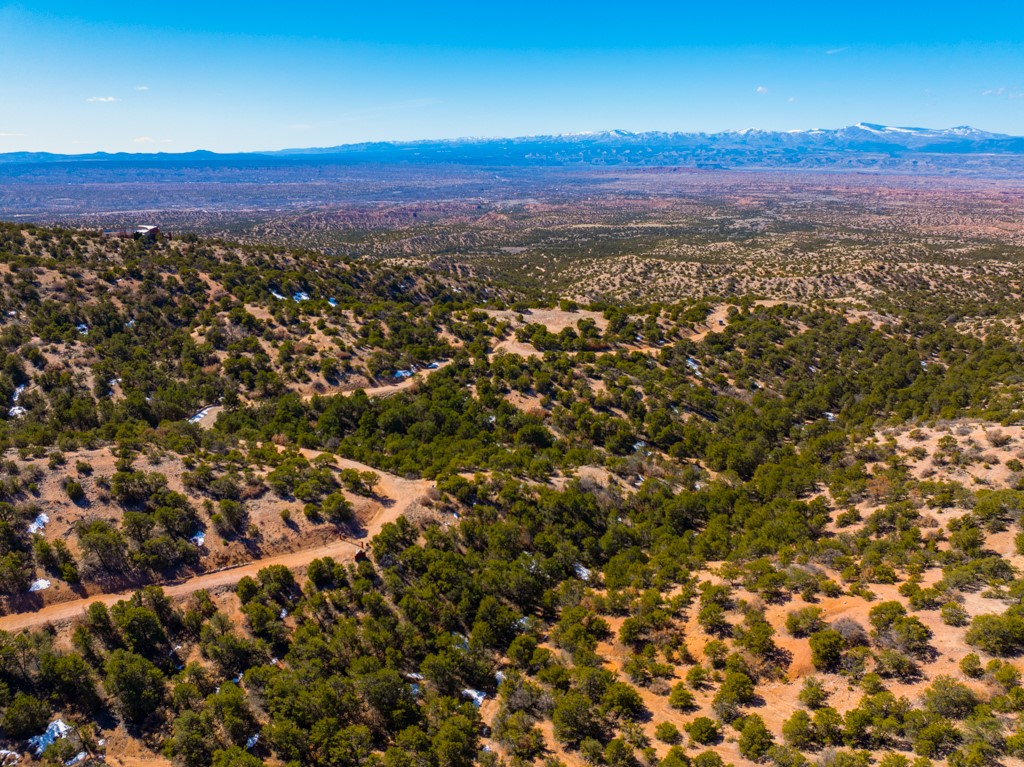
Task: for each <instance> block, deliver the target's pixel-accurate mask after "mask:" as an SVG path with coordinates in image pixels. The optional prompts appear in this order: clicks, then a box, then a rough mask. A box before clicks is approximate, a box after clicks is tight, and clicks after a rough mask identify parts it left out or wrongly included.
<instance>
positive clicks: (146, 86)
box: [135, 85, 149, 91]
mask: <svg viewBox="0 0 1024 767" xmlns="http://www.w3.org/2000/svg"><path fill="white" fill-rule="evenodd" d="M135 90H137V91H148V90H149V86H148V85H136V86H135Z"/></svg>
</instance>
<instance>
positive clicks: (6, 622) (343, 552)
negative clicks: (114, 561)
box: [0, 539, 359, 631]
mask: <svg viewBox="0 0 1024 767" xmlns="http://www.w3.org/2000/svg"><path fill="white" fill-rule="evenodd" d="M357 551H359V545H358V544H356V543H353V542H351V541H348V540H344V539H342V540H337V541H332V542H331V543H328V544H326V545H324V546H318V547H316V548H312V549H303V550H302V551H295V552H292V553H291V554H280V555H278V556H273V557H265V558H263V559H258V560H256V561H254V562H249V563H248V564H244V565H239V566H238V567H232V568H229V569H226V570H218V571H216V572H212V573H205V574H203V575H197V576H196V577H195V578H189V579H188V580H186V581H182V582H180V583H173V584H166V585H163V590H164V593H165V594H167V596H169V597H171V598H180V597H186V596H188V595H189V594H191V593H192V592H194V591H199V589H214V588H217V587H219V586H234V585H236V584H237V583H238V582H239V581H240V580H242V578H244V577H245V576H246V575H251V576H254V575H256V573H258V572H259V571H260V570H262V569H263V568H264V567H267V566H269V565H284V566H285V567H288V568H293V567H302V566H303V565H308V564H309V563H310V562H312V561H313V560H314V559H320V558H321V557H334V558H335V559H336V560H341V561H345V560H349V559H352V558H353V557H354V556H355V554H356V552H357ZM134 591H135V590H134V589H133V590H131V591H123V592H118V593H116V594H96V595H95V596H91V597H85V598H84V599H75V600H73V601H70V602H57V603H56V604H52V605H47V606H46V607H43V608H41V609H39V610H36V611H35V612H31V613H12V614H11V615H4V616H0V630H2V631H21V630H22V629H30V628H38V627H39V626H43V625H46V624H47V623H65V622H67V621H71V620H74V619H76V618H81V617H82V616H83V615H84V614H85V610H86V608H87V607H88V606H89V605H91V604H92V603H93V602H102V603H103V604H105V605H107V606H108V607H109V606H110V605H112V604H114V603H115V602H117V601H119V600H121V599H128V598H129V597H130V596H131V595H132V594H133V593H134Z"/></svg>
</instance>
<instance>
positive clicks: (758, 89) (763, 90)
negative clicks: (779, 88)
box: [754, 85, 768, 94]
mask: <svg viewBox="0 0 1024 767" xmlns="http://www.w3.org/2000/svg"><path fill="white" fill-rule="evenodd" d="M767 92H768V89H767V88H765V87H764V86H763V85H758V86H757V87H756V88H754V93H761V94H764V93H767Z"/></svg>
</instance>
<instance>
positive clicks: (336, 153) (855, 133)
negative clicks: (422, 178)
mask: <svg viewBox="0 0 1024 767" xmlns="http://www.w3.org/2000/svg"><path fill="white" fill-rule="evenodd" d="M1016 155H1024V138H1022V137H1016V136H1009V135H1005V134H1000V133H990V132H988V131H983V130H978V129H977V128H972V127H970V126H966V125H961V126H957V127H953V128H945V129H934V128H916V127H903V126H890V125H880V124H876V123H866V122H862V123H857V124H856V125H851V126H847V127H845V128H837V129H822V128H817V129H811V130H792V131H766V130H759V129H756V128H747V129H743V130H729V131H722V132H718V133H684V132H662V131H648V132H642V133H633V132H630V131H625V130H609V131H595V132H586V133H568V134H558V135H550V136H525V137H518V138H459V139H441V140H423V141H399V142H392V141H382V142H372V143H362V144H345V145H340V146H332V147H323V148H308V149H285V150H278V151H269V152H250V153H239V154H216V153H212V152H190V153H183V154H164V153H160V154H126V153H121V154H106V153H95V154H89V155H55V154H48V153H34V152H32V153H30V152H16V153H11V154H6V155H0V164H2V165H11V164H26V163H31V164H37V163H53V162H93V163H96V162H102V163H130V164H136V163H146V164H163V163H168V162H181V163H191V162H202V163H212V164H220V163H243V164H246V165H253V164H260V163H275V164H276V163H280V162H305V163H309V162H334V163H363V162H373V163H414V164H437V163H444V164H470V165H518V166H522V165H538V166H543V165H574V164H582V165H624V166H689V167H725V168H737V167H739V168H742V167H798V168H831V167H853V168H861V167H864V168H869V167H870V168H877V167H884V168H895V167H899V168H905V167H906V168H918V167H927V168H942V169H952V170H955V169H957V168H960V167H968V166H970V167H971V168H972V169H977V168H979V167H980V166H982V165H988V166H993V165H994V166H998V167H1000V168H1004V169H1005V168H1010V169H1011V170H1012V169H1013V168H1015V167H1016V165H1017V161H1016V160H1015V159H1014V156H1016ZM983 158H989V159H987V160H986V159H983ZM992 158H995V159H992Z"/></svg>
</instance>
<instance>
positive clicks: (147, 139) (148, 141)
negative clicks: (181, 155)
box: [132, 136, 173, 144]
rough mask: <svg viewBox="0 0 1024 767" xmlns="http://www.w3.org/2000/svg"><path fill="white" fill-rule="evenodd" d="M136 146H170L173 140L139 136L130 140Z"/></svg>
mask: <svg viewBox="0 0 1024 767" xmlns="http://www.w3.org/2000/svg"><path fill="white" fill-rule="evenodd" d="M132 141H133V142H135V143H136V144H170V143H172V141H173V139H169V138H159V139H157V138H153V137H152V136H139V137H138V138H134V139H132Z"/></svg>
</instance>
